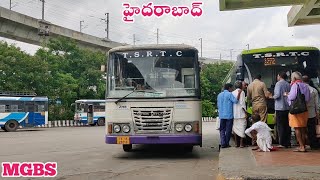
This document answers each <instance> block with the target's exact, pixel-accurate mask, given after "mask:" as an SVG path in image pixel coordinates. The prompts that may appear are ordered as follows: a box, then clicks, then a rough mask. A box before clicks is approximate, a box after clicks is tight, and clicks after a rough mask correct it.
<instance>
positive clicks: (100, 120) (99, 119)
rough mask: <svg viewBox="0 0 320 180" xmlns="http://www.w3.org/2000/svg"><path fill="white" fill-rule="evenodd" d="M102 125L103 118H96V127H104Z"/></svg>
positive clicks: (103, 122)
mask: <svg viewBox="0 0 320 180" xmlns="http://www.w3.org/2000/svg"><path fill="white" fill-rule="evenodd" d="M104 124H105V120H104V118H98V121H97V125H98V126H104Z"/></svg>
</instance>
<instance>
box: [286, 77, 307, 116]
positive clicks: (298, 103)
mask: <svg viewBox="0 0 320 180" xmlns="http://www.w3.org/2000/svg"><path fill="white" fill-rule="evenodd" d="M297 86H298V87H297V88H298V90H297V97H296V99H295V100H293V101H292V103H291V105H290V109H289V112H290V114H300V113H303V112H306V111H308V109H307V103H306V100H305V96H304V94H302V93H301V92H300V87H299V84H298V83H297Z"/></svg>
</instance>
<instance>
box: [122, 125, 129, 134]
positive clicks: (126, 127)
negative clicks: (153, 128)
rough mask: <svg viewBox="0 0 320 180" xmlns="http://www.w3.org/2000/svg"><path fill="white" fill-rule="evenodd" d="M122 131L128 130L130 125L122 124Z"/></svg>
mask: <svg viewBox="0 0 320 180" xmlns="http://www.w3.org/2000/svg"><path fill="white" fill-rule="evenodd" d="M122 131H123V132H124V133H128V132H130V126H129V125H123V126H122Z"/></svg>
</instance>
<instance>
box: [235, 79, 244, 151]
mask: <svg viewBox="0 0 320 180" xmlns="http://www.w3.org/2000/svg"><path fill="white" fill-rule="evenodd" d="M234 86H235V88H236V90H234V91H233V92H232V94H233V96H234V97H235V98H237V97H238V94H239V92H240V99H239V102H238V103H237V104H233V116H234V120H233V127H232V131H233V134H234V138H235V142H236V146H237V147H240V148H243V147H244V144H243V140H244V138H245V137H246V135H245V133H244V132H245V130H246V127H247V120H246V100H245V93H244V91H243V89H244V86H243V83H242V82H241V81H237V82H236V83H235V85H234ZM238 138H240V145H239V140H238Z"/></svg>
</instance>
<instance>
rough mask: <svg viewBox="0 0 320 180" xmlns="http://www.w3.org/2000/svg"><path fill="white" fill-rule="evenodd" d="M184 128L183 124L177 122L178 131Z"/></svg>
mask: <svg viewBox="0 0 320 180" xmlns="http://www.w3.org/2000/svg"><path fill="white" fill-rule="evenodd" d="M182 130H183V125H182V124H176V131H178V132H181V131H182Z"/></svg>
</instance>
